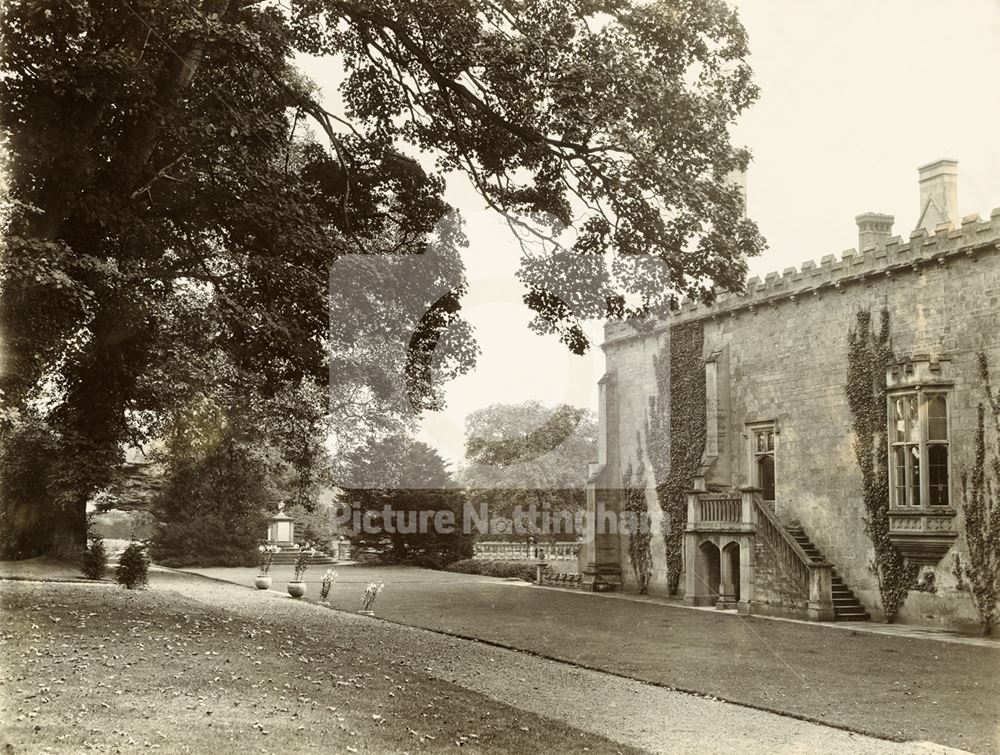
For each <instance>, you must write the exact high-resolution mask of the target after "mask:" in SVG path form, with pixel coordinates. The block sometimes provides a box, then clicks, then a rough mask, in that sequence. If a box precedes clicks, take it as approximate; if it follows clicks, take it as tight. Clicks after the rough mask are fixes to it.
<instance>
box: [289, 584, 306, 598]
mask: <svg viewBox="0 0 1000 755" xmlns="http://www.w3.org/2000/svg"><path fill="white" fill-rule="evenodd" d="M288 594H289V595H291V596H292V597H293V598H301V597H302V596H303V595H305V594H306V583H305V582H289V583H288Z"/></svg>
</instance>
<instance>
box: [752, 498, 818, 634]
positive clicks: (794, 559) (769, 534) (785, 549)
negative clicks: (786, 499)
mask: <svg viewBox="0 0 1000 755" xmlns="http://www.w3.org/2000/svg"><path fill="white" fill-rule="evenodd" d="M742 492H743V496H744V498H745V499H747V498H748V499H749V502H750V504H751V505H750V506H749V507H747V506H744V509H749V511H750V513H751V517H752V521H753V524H754V525H755V528H756V531H757V537H760V538H761V539H762V540H764V541H765V542H766V543H767V544H768V545H769V546H770V548H771V550H772V552H774V553H775V554H776V555H777V558H778V563H779V566H780V568H781V569H783V570H784V572H785V573H786V574H788V575H791V576H792V577H793V579H794V580H795V581H796V582H797V583H798V584H799V585H800V586H801V587H802V588H803V590H804V591H805V594H806V595H808V605H807V610H808V613H809V618H810V619H812V620H813V621H833V619H834V612H833V567H832V566H831V565H830V564H828V563H826V562H825V561H813V560H812V559H811V558H810V557H809V555H808V554H807V553H806V552H805V551H804V550H802V546H800V545H799V544H798V543H797V542H796V541H795V538H793V537H792V536H791V535H790V534H789V533H788V531H787V530H786V529H785V528H784V526H783V525H782V524H781V522H779V521H778V519H777V517H775V515H774V513H773V512H772V511H771V510H770V509H769V508H768V507H767V506H765V505H764V502H763V501H762V500H761V497H760V493H759V491H758V490H757V489H756V488H744V489H743V491H742Z"/></svg>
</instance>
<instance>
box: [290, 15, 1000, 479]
mask: <svg viewBox="0 0 1000 755" xmlns="http://www.w3.org/2000/svg"><path fill="white" fill-rule="evenodd" d="M733 4H734V5H735V6H736V7H737V9H738V11H739V13H740V16H741V18H742V20H743V23H744V25H745V27H746V29H747V33H748V35H749V39H750V49H751V58H750V63H751V65H752V66H753V68H754V72H755V81H756V83H757V85H758V86H759V87H760V89H761V95H760V99H759V100H758V102H757V103H756V104H755V105H754V106H753V107H752V108H751V109H750V110H749V111H748V112H747V113H746V114H744V116H743V117H742V118H741V120H740V121H739V123H737V124H736V127H735V130H734V141H735V143H737V144H743V145H745V146H747V147H748V148H749V149H750V151H751V153H752V155H753V160H752V162H751V165H750V170H749V172H748V176H747V212H748V215H749V216H750V217H751V218H752V219H753V220H755V221H756V222H757V224H758V226H759V227H760V229H761V232H762V233H763V235H764V236H765V238H766V239H767V241H768V246H769V248H768V250H767V251H766V252H765V253H764V254H763V256H761V257H759V258H756V259H753V260H751V261H750V274H751V275H759V276H760V277H762V278H763V277H764V275H765V274H766V273H768V272H770V271H772V270H774V271H781V270H783V269H784V268H786V267H792V266H795V267H798V266H800V265H801V264H802V262H804V261H807V260H816V261H818V260H819V259H820V258H821V257H822V256H824V255H826V254H836V255H839V254H840V253H841V252H842V251H843V250H845V249H849V248H853V247H855V246H856V245H857V226H856V225H855V222H854V218H855V216H856V215H859V214H860V213H862V212H867V211H874V212H883V213H888V214H890V215H894V216H895V218H896V223H895V227H894V234H895V235H900V236H903V237H904V238H906V237H908V236H909V234H910V231H911V230H912V229H913V227H914V226H915V225H916V222H917V214H918V210H919V208H918V188H917V171H916V168H917V166H919V165H923V164H924V163H928V162H931V161H932V160H936V159H938V158H940V157H950V158H954V159H957V160H958V161H959V209H960V212H961V214H963V215H966V214H970V213H977V212H978V213H979V214H980V215H982V216H984V217H987V216H988V215H989V213H990V210H991V209H992V208H993V207H998V206H1000V127H998V126H1000V0H954V1H953V2H948V3H944V2H940V1H939V0H878V2H861V0H853V1H852V0H836V1H835V2H833V1H830V0H809V2H803V1H802V0H740V1H738V2H735V3H733ZM310 73H311V74H312V75H313V76H314V77H315V78H316V80H317V82H318V83H320V84H323V81H324V80H323V78H322V77H321V76H319V75H317V73H319V72H313V71H310ZM447 199H448V200H449V202H450V203H451V204H453V205H454V206H455V207H457V208H458V209H459V210H460V211H461V212H462V214H463V216H464V218H465V220H466V232H467V235H468V236H469V240H470V245H469V249H468V250H467V252H466V254H465V264H466V272H467V277H468V280H469V291H468V294H467V295H466V297H465V299H464V300H463V315H464V317H465V318H466V319H467V320H468V321H469V322H470V323H471V324H472V325H473V327H474V329H475V332H476V338H477V341H478V342H479V345H480V348H481V350H482V353H481V356H480V359H479V362H478V365H477V367H476V369H475V370H474V371H473V372H471V373H470V374H468V375H465V376H462V377H460V378H458V379H456V380H454V381H452V382H451V383H450V384H449V385H448V387H447V389H446V394H445V395H446V402H447V406H446V408H445V410H444V411H441V412H435V413H428V414H426V415H425V416H424V419H423V422H422V425H421V431H420V437H421V439H422V440H424V441H426V442H428V443H430V444H431V445H432V446H434V447H435V448H437V449H438V450H439V451H440V452H441V453H442V455H443V456H444V457H445V458H446V459H449V460H451V461H452V462H455V463H457V462H459V461H460V460H461V458H462V456H463V450H462V446H463V439H464V429H463V428H464V420H465V416H466V415H467V414H468V413H469V412H472V411H475V410H476V409H479V408H481V407H484V406H487V405H490V404H493V403H520V402H523V401H528V400H538V401H541V402H542V403H544V404H548V405H555V404H557V403H562V402H566V403H570V404H573V405H577V406H585V407H589V408H592V409H595V410H596V407H597V390H596V384H597V380H598V379H599V378H600V377H601V375H602V374H603V372H604V359H603V354H602V353H601V351H600V349H599V348H598V347H597V345H596V344H597V343H599V342H600V335H601V327H600V324H599V323H593V324H591V327H589V329H588V335H590V336H591V338H592V340H593V341H594V342H595V346H594V347H593V348H591V350H590V352H589V353H588V354H587V355H586V356H583V357H577V356H573V355H571V354H570V353H569V352H568V351H567V349H566V348H565V347H564V346H563V345H561V344H560V343H559V342H558V341H557V340H556V338H555V337H554V336H539V335H535V334H533V333H531V332H530V331H529V330H528V328H527V324H528V321H529V319H530V314H529V312H528V310H527V309H526V308H525V306H524V305H523V304H522V303H521V294H522V289H521V287H520V285H519V284H518V283H517V282H516V280H515V279H514V271H515V270H516V268H517V262H518V256H519V249H518V247H517V244H516V242H515V241H514V240H513V237H512V236H511V234H510V231H509V230H508V229H507V228H506V226H505V225H504V224H503V223H502V221H500V220H499V218H497V217H495V216H494V215H492V214H491V213H490V212H488V211H487V210H486V209H485V208H484V203H483V201H482V200H481V199H480V198H479V197H478V196H477V195H476V194H475V192H474V191H473V189H472V188H471V186H470V185H469V184H468V182H467V181H466V180H465V179H464V178H463V177H461V176H454V177H452V178H451V179H450V180H449V183H448V190H447Z"/></svg>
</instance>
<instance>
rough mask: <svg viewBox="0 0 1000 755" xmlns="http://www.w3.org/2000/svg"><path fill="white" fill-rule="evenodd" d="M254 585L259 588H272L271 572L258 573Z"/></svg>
mask: <svg viewBox="0 0 1000 755" xmlns="http://www.w3.org/2000/svg"><path fill="white" fill-rule="evenodd" d="M253 586H254V587H256V588H257V589H258V590H270V589H271V575H269V574H258V575H257V576H256V577H254V578H253Z"/></svg>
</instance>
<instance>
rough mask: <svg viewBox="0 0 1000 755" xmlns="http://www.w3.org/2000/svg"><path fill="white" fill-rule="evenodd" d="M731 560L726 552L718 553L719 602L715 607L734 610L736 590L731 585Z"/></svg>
mask: <svg viewBox="0 0 1000 755" xmlns="http://www.w3.org/2000/svg"><path fill="white" fill-rule="evenodd" d="M733 582H734V575H733V560H732V554H731V553H730V552H729V551H726V550H720V551H719V600H718V602H716V604H715V607H716V608H719V609H722V608H735V607H736V588H735V587H734V585H733Z"/></svg>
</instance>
